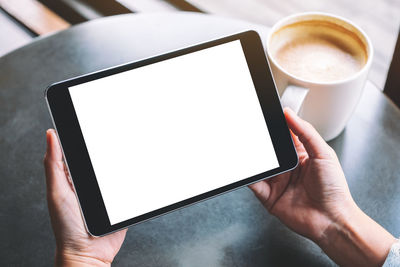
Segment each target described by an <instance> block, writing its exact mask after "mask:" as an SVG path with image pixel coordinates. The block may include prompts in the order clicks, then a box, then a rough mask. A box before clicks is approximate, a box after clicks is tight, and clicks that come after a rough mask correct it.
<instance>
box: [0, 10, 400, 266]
mask: <svg viewBox="0 0 400 267" xmlns="http://www.w3.org/2000/svg"><path fill="white" fill-rule="evenodd" d="M248 28H254V29H257V30H258V31H259V32H260V33H261V34H263V35H264V34H265V32H266V31H268V28H265V27H262V26H257V25H251V24H248V23H246V22H243V21H236V20H231V19H225V18H218V17H212V16H206V15H200V14H190V13H178V14H174V13H170V14H152V15H123V16H117V17H110V18H104V19H100V20H95V21H91V22H88V23H85V24H82V25H79V26H77V27H73V28H71V29H69V30H67V31H64V32H60V33H58V34H55V35H52V36H48V37H45V38H40V39H38V40H37V41H35V42H33V43H31V44H29V45H27V46H25V47H23V48H21V49H18V50H16V51H14V52H12V53H11V54H8V55H6V56H4V57H2V58H0V238H1V242H0V265H1V266H49V265H51V264H52V260H53V255H54V249H55V243H54V238H53V236H52V233H51V228H50V221H49V218H48V212H47V207H46V198H45V180H44V172H43V167H42V158H43V154H44V150H45V135H44V134H45V130H46V129H47V128H49V127H51V122H50V117H49V115H48V112H47V110H46V106H45V101H44V98H43V90H44V88H45V87H46V86H47V85H48V84H50V83H52V82H55V81H59V80H63V79H66V78H70V77H73V76H75V75H81V74H84V73H88V72H92V71H95V70H99V69H103V68H106V67H111V66H113V65H116V64H121V63H125V62H129V61H132V60H138V59H140V58H144V57H148V56H152V55H154V54H158V53H162V52H165V51H168V50H171V49H176V48H180V47H183V46H186V45H190V44H193V43H197V42H200V41H204V40H208V39H210V38H217V37H220V36H222V35H226V34H229V33H233V32H237V31H240V30H244V29H248ZM399 122H400V111H399V110H398V109H396V108H395V106H394V105H393V104H392V103H391V102H390V101H389V100H388V99H387V98H386V97H385V96H384V95H383V94H382V93H381V92H380V91H379V90H378V89H377V88H376V87H375V86H374V85H373V84H371V83H369V82H368V83H367V85H366V88H365V93H364V95H363V97H362V99H361V102H360V104H359V105H358V108H357V110H356V112H355V114H354V116H353V117H352V119H351V121H350V122H349V124H348V126H347V128H346V130H345V131H344V132H343V133H342V134H341V135H340V136H339V137H338V138H336V139H335V140H333V141H332V142H331V143H330V144H331V145H332V146H333V147H334V148H335V150H336V151H337V153H338V155H339V157H340V160H341V162H342V165H343V168H344V171H345V173H346V176H347V179H348V182H349V185H350V188H351V191H352V194H353V196H354V198H355V200H356V201H357V203H358V204H359V205H360V206H361V208H362V209H363V210H365V211H366V212H367V213H368V214H369V215H370V216H371V217H373V218H374V219H375V220H377V221H378V222H379V223H381V224H382V225H383V226H384V227H386V228H387V229H388V230H389V231H390V232H391V233H393V234H394V235H396V236H399V235H400V216H399V214H400V212H399V207H400V197H399V195H398V194H397V192H398V191H399V190H398V189H399V188H400V179H399V178H400V172H399V171H398V165H399V162H400V123H399ZM130 265H135V266H301V265H304V266H321V265H323V266H325V265H327V266H330V265H334V264H333V263H332V261H330V260H329V259H328V258H327V257H326V256H325V255H324V254H323V253H322V252H321V250H320V249H319V248H318V247H317V246H316V245H314V244H313V243H312V242H310V241H308V240H306V239H305V238H302V237H300V236H298V235H296V234H294V233H292V232H291V231H290V230H288V229H287V228H286V227H285V226H283V225H282V224H281V223H280V222H279V221H278V220H277V219H276V218H274V217H272V216H270V215H269V214H268V213H267V212H266V211H265V210H264V208H263V207H262V206H261V205H260V204H259V202H258V201H257V200H256V199H255V198H254V196H253V195H252V193H251V192H250V190H249V189H247V188H243V189H240V190H237V191H235V192H232V193H229V194H225V195H223V196H220V197H217V198H214V199H211V200H208V201H205V202H203V203H200V204H197V205H194V206H191V207H189V208H185V209H182V210H180V211H177V212H174V213H171V214H168V215H166V216H162V217H160V218H157V219H154V220H152V221H149V222H146V223H142V224H139V225H137V226H135V227H132V228H131V229H130V230H129V231H128V235H127V238H126V240H125V243H124V245H123V247H122V249H121V251H120V253H119V254H118V256H117V257H116V259H115V266H130Z"/></svg>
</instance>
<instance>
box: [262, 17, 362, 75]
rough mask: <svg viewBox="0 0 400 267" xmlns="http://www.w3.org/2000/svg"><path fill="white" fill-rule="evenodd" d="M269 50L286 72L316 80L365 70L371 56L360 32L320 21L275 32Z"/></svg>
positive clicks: (294, 25)
mask: <svg viewBox="0 0 400 267" xmlns="http://www.w3.org/2000/svg"><path fill="white" fill-rule="evenodd" d="M269 49H270V54H271V55H272V56H273V57H274V59H275V60H276V61H277V63H278V64H279V65H280V66H281V67H282V68H283V69H285V70H286V71H287V72H289V73H290V74H292V75H294V76H296V77H299V78H301V79H304V80H309V81H314V82H331V81H338V80H343V79H346V78H348V77H350V76H352V75H353V74H355V73H357V72H358V71H359V70H360V69H362V67H363V66H364V65H365V64H366V62H367V57H368V56H367V55H368V53H367V49H366V46H365V44H364V42H363V41H362V40H361V39H360V38H359V37H358V36H357V34H355V33H354V32H352V31H350V30H348V29H346V28H344V27H342V26H340V25H337V24H334V23H332V22H328V21H321V20H310V21H302V22H296V23H293V24H290V25H286V26H284V27H282V28H281V29H279V30H278V31H276V32H275V33H274V34H273V35H272V37H271V39H270V43H269Z"/></svg>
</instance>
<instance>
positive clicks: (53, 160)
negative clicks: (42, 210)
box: [44, 129, 70, 194]
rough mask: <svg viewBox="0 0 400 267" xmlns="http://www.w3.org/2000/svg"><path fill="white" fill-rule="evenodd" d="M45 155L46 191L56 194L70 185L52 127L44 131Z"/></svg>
mask: <svg viewBox="0 0 400 267" xmlns="http://www.w3.org/2000/svg"><path fill="white" fill-rule="evenodd" d="M46 141H47V148H46V155H45V159H44V165H45V171H46V184H47V191H48V192H51V193H53V194H54V193H55V194H58V193H59V192H63V191H65V187H70V186H69V184H68V180H67V177H66V175H65V171H64V162H63V156H62V152H61V148H60V145H59V143H58V139H57V136H56V133H55V131H54V130H53V129H49V130H47V131H46Z"/></svg>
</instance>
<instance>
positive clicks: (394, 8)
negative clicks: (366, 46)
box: [188, 0, 400, 88]
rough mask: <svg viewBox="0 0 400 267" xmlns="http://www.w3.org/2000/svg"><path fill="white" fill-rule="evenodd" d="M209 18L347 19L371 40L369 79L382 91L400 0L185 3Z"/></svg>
mask: <svg viewBox="0 0 400 267" xmlns="http://www.w3.org/2000/svg"><path fill="white" fill-rule="evenodd" d="M188 2H190V3H192V4H194V5H196V6H197V7H199V8H200V9H203V10H205V11H206V12H209V13H212V14H218V15H223V16H229V17H235V18H240V19H244V20H249V21H252V22H256V23H261V24H264V25H268V26H271V25H273V24H274V23H275V22H276V21H278V20H279V19H281V18H283V17H285V16H288V15H290V14H293V13H297V12H305V11H323V12H329V13H332V14H336V15H340V16H343V17H345V18H348V19H350V20H352V21H353V22H355V23H356V24H357V25H359V26H360V27H361V28H362V29H364V31H365V32H366V33H367V34H368V35H369V36H370V38H371V40H372V43H373V46H374V48H375V58H374V61H373V64H372V68H371V71H370V74H369V79H370V80H372V81H373V82H374V83H375V84H377V85H378V86H379V87H380V88H383V87H384V84H385V81H386V75H387V71H388V69H389V65H390V62H391V59H392V55H393V51H394V46H395V43H396V39H397V35H398V32H399V25H400V0H378V1H377V0H352V1H348V0H301V1H299V0H188Z"/></svg>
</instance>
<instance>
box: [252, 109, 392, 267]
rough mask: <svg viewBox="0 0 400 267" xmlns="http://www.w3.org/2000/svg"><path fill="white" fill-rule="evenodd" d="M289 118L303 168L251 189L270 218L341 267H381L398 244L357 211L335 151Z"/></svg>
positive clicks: (287, 113) (291, 114) (289, 113)
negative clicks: (309, 243) (312, 242)
mask: <svg viewBox="0 0 400 267" xmlns="http://www.w3.org/2000/svg"><path fill="white" fill-rule="evenodd" d="M284 112H285V117H286V120H287V123H288V126H289V128H290V129H291V131H292V136H293V140H294V143H295V146H296V150H297V153H298V156H299V165H298V166H297V167H296V168H295V169H294V170H292V171H290V172H287V173H283V174H280V175H278V176H276V177H274V178H271V179H268V180H265V181H261V182H258V183H255V184H253V185H250V188H251V189H252V190H253V192H254V194H255V195H256V196H257V198H258V199H259V200H260V201H261V203H262V204H263V205H264V206H265V208H266V209H267V210H268V211H269V212H270V213H271V214H273V215H275V216H276V217H278V218H279V219H280V220H281V221H282V222H283V223H284V224H285V225H287V226H288V227H289V228H291V229H292V230H294V231H295V232H297V233H299V234H301V235H303V236H305V237H307V238H310V239H311V240H313V241H314V242H316V243H317V244H318V245H319V246H320V247H321V248H322V249H323V250H324V251H325V252H326V254H327V255H328V256H329V257H331V258H332V259H333V260H334V261H335V262H336V263H338V264H339V265H341V266H342V265H343V266H347V265H350V266H377V265H382V264H383V262H384V260H385V258H386V255H387V254H388V252H389V250H390V247H391V245H392V244H393V242H394V240H395V239H394V238H393V236H392V235H391V234H389V233H388V232H387V231H386V230H385V229H383V228H382V227H381V226H380V225H379V224H377V223H376V222H375V221H373V220H372V219H371V218H369V217H368V216H367V215H366V214H365V213H364V212H362V211H361V210H360V209H359V208H358V206H357V204H356V203H355V202H354V200H353V198H352V196H351V194H350V191H349V188H348V185H347V182H346V178H345V176H344V173H343V171H342V168H341V166H340V163H339V160H338V158H337V156H336V154H335V152H334V150H333V149H332V148H331V147H330V146H329V145H328V144H327V143H326V142H325V141H324V140H323V139H322V138H321V136H320V135H319V134H318V133H317V131H316V130H315V129H314V128H313V127H312V126H311V124H309V123H308V122H306V121H304V120H302V119H300V118H299V117H298V116H297V115H296V114H295V113H294V112H293V111H292V110H290V109H285V111H284Z"/></svg>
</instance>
